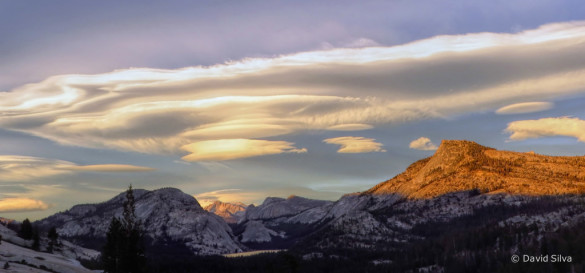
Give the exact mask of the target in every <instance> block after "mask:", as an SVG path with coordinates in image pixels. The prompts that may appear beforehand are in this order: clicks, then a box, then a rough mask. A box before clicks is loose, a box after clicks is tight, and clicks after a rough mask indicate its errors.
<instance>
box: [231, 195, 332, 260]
mask: <svg viewBox="0 0 585 273" xmlns="http://www.w3.org/2000/svg"><path fill="white" fill-rule="evenodd" d="M332 204H333V202H331V201H324V200H314V199H308V198H304V197H300V196H295V195H291V196H289V197H288V198H286V199H285V198H279V197H267V198H266V199H265V200H264V202H263V203H262V204H261V205H259V206H254V205H250V206H248V208H246V211H245V214H244V217H242V218H241V219H240V221H239V222H238V225H237V226H236V227H235V229H234V234H235V235H237V236H238V239H239V240H240V242H242V243H244V244H245V245H246V246H249V247H252V248H258V249H266V248H288V247H289V246H291V245H293V244H294V243H296V242H297V241H299V240H300V239H302V238H303V237H304V236H306V235H307V234H310V233H311V232H313V231H314V230H315V229H316V225H317V224H316V223H317V222H318V221H319V220H321V219H322V218H323V216H325V214H326V213H327V211H328V209H329V207H330V206H331V205H332Z"/></svg>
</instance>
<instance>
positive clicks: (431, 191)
mask: <svg viewBox="0 0 585 273" xmlns="http://www.w3.org/2000/svg"><path fill="white" fill-rule="evenodd" d="M473 189H478V190H480V191H481V192H482V193H507V194H521V195H551V194H555V195H556V194H580V193H585V157H582V156H573V157H567V156H545V155H538V154H535V153H520V152H510V151H498V150H495V149H493V148H489V147H484V146H481V145H479V144H477V143H475V142H471V141H465V140H443V142H442V143H441V145H440V146H439V149H438V150H437V152H436V153H435V154H434V155H433V156H431V157H429V158H425V159H422V160H419V161H417V162H415V163H413V164H412V165H410V166H409V167H408V168H407V169H406V171H405V172H403V173H401V174H399V175H397V176H396V177H394V178H392V179H390V180H388V181H386V182H383V183H380V184H378V185H376V186H375V187H373V188H371V189H370V190H368V191H366V192H365V193H366V194H374V195H376V194H400V195H403V196H405V197H407V198H432V197H436V196H439V195H442V194H446V193H449V192H457V191H467V190H473Z"/></svg>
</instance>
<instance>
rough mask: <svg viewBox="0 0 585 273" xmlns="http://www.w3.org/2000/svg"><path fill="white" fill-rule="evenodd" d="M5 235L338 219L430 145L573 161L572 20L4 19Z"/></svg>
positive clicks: (445, 11) (583, 96)
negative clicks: (191, 209)
mask: <svg viewBox="0 0 585 273" xmlns="http://www.w3.org/2000/svg"><path fill="white" fill-rule="evenodd" d="M0 37H2V38H1V39H0V60H1V61H0V216H2V217H6V218H12V219H17V220H22V219H24V218H30V219H41V218H43V217H46V216H49V215H51V214H53V213H55V212H58V211H64V210H66V209H68V208H70V207H71V206H73V205H75V204H81V203H97V202H103V201H105V200H108V199H109V198H111V197H113V196H114V195H116V194H118V193H120V192H122V191H124V190H125V189H126V188H127V187H128V186H129V185H130V184H132V185H133V187H134V188H144V189H149V190H154V189H157V188H162V187H176V188H179V189H181V190H183V191H184V192H185V193H187V194H190V195H193V196H194V197H196V198H197V199H198V200H199V202H200V203H201V204H202V205H204V204H208V203H210V202H213V201H214V200H221V201H224V202H244V203H247V204H251V203H255V204H260V203H262V201H263V200H264V198H266V197H268V196H279V197H287V196H289V195H293V194H294V195H299V196H304V197H309V198H317V199H328V200H336V199H338V198H339V197H341V196H342V195H343V194H345V193H351V192H358V191H364V190H367V189H368V188H370V187H372V186H374V185H375V184H377V183H379V182H382V181H385V180H387V179H390V178H392V177H393V176H395V175H397V174H399V173H400V172H402V171H403V170H404V169H405V168H406V167H407V166H408V165H409V164H410V163H412V162H414V161H416V160H418V159H421V158H424V157H428V156H431V155H432V154H433V152H434V150H436V149H437V147H438V146H439V145H440V143H441V140H443V139H467V140H472V141H476V142H478V143H480V144H482V145H485V146H490V147H494V148H497V149H502V150H513V151H521V152H527V151H534V152H536V153H540V154H546V155H571V156H578V155H584V154H585V5H582V4H581V3H580V1H559V0H554V1H553V0H551V1H545V0H530V1H528V0H525V1H522V0H520V1H465V0H458V1H398V0H396V1H174V0H173V1H107V0H106V1H73V0H67V1H64V0H56V1H19V0H2V1H0Z"/></svg>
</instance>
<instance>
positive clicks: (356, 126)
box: [327, 123, 374, 131]
mask: <svg viewBox="0 0 585 273" xmlns="http://www.w3.org/2000/svg"><path fill="white" fill-rule="evenodd" d="M372 128H374V126H372V125H369V124H360V123H353V124H338V125H333V126H330V127H329V128H327V130H329V131H362V130H368V129H372Z"/></svg>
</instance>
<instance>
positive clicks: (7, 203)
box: [0, 198, 49, 212]
mask: <svg viewBox="0 0 585 273" xmlns="http://www.w3.org/2000/svg"><path fill="white" fill-rule="evenodd" d="M48 208H49V205H47V204H45V203H44V202H43V201H40V200H34V199H30V198H4V199H0V212H19V211H37V210H46V209H48Z"/></svg>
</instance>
